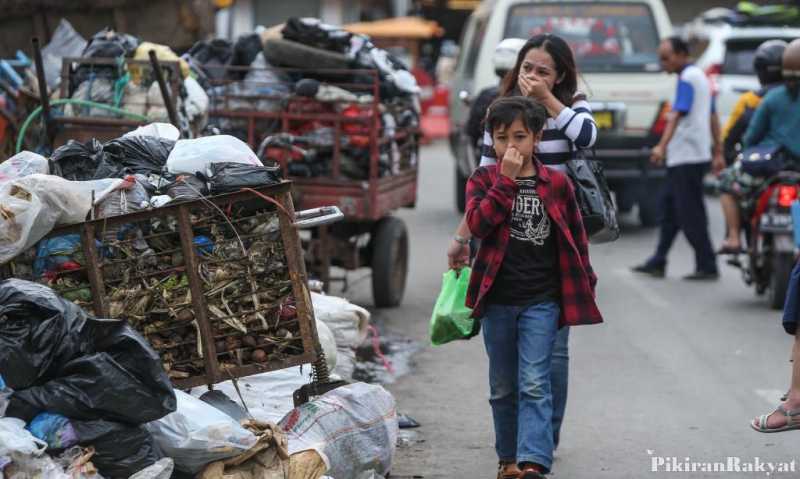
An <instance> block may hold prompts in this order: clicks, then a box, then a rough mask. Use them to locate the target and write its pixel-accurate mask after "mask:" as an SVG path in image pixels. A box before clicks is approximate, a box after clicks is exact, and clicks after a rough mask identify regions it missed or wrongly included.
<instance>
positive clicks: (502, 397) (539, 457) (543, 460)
mask: <svg viewBox="0 0 800 479" xmlns="http://www.w3.org/2000/svg"><path fill="white" fill-rule="evenodd" d="M559 314H560V307H559V305H558V303H554V302H547V303H540V304H535V305H532V306H529V307H527V308H526V307H519V306H501V305H489V306H487V308H486V317H485V318H484V321H483V322H482V327H483V339H484V343H485V345H486V352H487V353H488V355H489V386H490V391H491V392H490V394H491V396H490V399H489V404H490V405H491V406H492V416H493V418H494V429H495V431H494V432H495V449H496V451H497V456H498V457H499V458H500V460H501V461H509V462H513V461H516V462H518V463H522V462H532V463H536V464H538V465H540V466H542V467H544V468H546V469H547V470H549V469H550V467H551V466H552V463H553V449H554V434H553V415H554V410H553V409H554V406H553V393H552V390H553V389H552V383H551V373H552V360H553V351H554V349H555V343H556V337H557V336H558V333H559V331H558V318H559ZM561 414H562V415H563V410H562V411H561Z"/></svg>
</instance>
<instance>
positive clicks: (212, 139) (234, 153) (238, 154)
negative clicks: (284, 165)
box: [167, 135, 264, 175]
mask: <svg viewBox="0 0 800 479" xmlns="http://www.w3.org/2000/svg"><path fill="white" fill-rule="evenodd" d="M212 163H242V164H245V165H254V166H264V165H263V164H262V163H261V161H259V159H258V157H257V156H256V154H255V153H253V150H251V149H250V147H249V146H247V144H246V143H245V142H243V141H242V140H240V139H238V138H236V137H233V136H230V135H216V136H206V137H203V138H195V139H193V140H178V142H177V143H175V148H173V149H172V151H171V152H170V154H169V158H167V170H168V171H169V172H170V173H175V174H181V173H183V174H192V175H193V174H195V173H197V172H198V171H199V172H202V173H204V174H210V172H209V171H208V168H209V166H210V165H211V164H212Z"/></svg>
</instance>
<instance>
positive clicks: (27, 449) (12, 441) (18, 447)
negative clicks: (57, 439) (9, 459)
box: [0, 417, 47, 456]
mask: <svg viewBox="0 0 800 479" xmlns="http://www.w3.org/2000/svg"><path fill="white" fill-rule="evenodd" d="M45 449H47V443H46V442H44V441H42V440H41V439H37V438H36V437H34V436H33V434H31V433H30V432H28V431H26V430H25V421H23V420H22V419H17V418H15V417H2V418H0V456H10V455H13V454H23V455H28V456H38V455H41V454H42V453H43V452H44V451H45Z"/></svg>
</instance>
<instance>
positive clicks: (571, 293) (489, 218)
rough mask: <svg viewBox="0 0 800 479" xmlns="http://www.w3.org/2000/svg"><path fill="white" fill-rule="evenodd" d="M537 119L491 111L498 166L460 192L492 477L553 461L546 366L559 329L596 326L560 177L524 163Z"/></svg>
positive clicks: (583, 256)
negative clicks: (482, 360) (479, 334)
mask: <svg viewBox="0 0 800 479" xmlns="http://www.w3.org/2000/svg"><path fill="white" fill-rule="evenodd" d="M546 116H547V113H546V111H545V109H544V107H542V106H541V105H540V104H538V103H536V102H535V101H534V100H531V99H530V98H526V97H504V98H501V99H499V100H497V101H495V102H494V103H493V104H492V105H491V106H490V107H489V112H488V114H487V117H486V125H487V128H488V130H489V131H491V134H492V140H493V144H494V148H495V152H496V153H497V158H501V160H500V162H499V164H498V165H493V166H485V167H481V168H479V169H478V170H476V171H475V173H474V174H473V175H472V177H471V178H470V179H469V182H468V183H467V211H466V219H467V224H468V225H469V229H470V232H471V233H472V235H473V236H475V237H477V238H480V239H481V240H482V241H481V246H480V249H479V250H478V254H477V257H476V259H475V263H474V265H473V269H472V277H471V278H470V287H469V291H468V293H467V305H468V306H470V307H472V308H473V310H474V311H473V316H474V317H476V318H481V319H482V329H483V336H484V342H485V345H486V351H487V353H488V356H489V382H490V388H491V398H490V400H489V402H490V404H491V406H492V414H493V417H494V424H495V436H496V438H495V439H496V444H495V447H496V450H497V454H498V456H499V458H500V462H501V470H500V474H499V477H514V474H515V473H518V471H516V467H515V465H517V464H518V465H519V468H520V469H521V475H519V476H518V477H520V478H522V479H538V478H541V477H543V476H542V475H543V474H545V473H547V472H549V470H550V467H551V465H552V460H553V432H552V424H551V417H552V414H553V408H552V395H551V389H550V362H551V355H552V350H553V343H554V341H555V337H556V333H557V331H558V329H559V328H561V327H567V326H575V325H580V324H596V323H600V322H602V321H603V319H602V316H601V314H600V311H599V309H598V308H597V305H596V303H595V298H594V286H595V283H596V281H597V279H596V277H595V275H594V272H593V271H592V267H591V265H590V264H589V254H588V241H587V238H586V232H585V231H584V229H583V223H582V221H581V216H580V212H579V210H578V205H577V203H576V201H575V194H574V191H573V188H572V185H571V183H570V182H569V180H568V179H567V177H566V176H565V175H564V174H562V173H560V172H558V171H553V170H550V169H548V168H545V167H544V166H543V165H542V164H541V163H540V162H539V161H538V160H537V159H536V157H535V156H534V151H535V150H536V145H537V144H538V143H539V141H540V140H541V137H542V128H543V126H544V123H545V119H546Z"/></svg>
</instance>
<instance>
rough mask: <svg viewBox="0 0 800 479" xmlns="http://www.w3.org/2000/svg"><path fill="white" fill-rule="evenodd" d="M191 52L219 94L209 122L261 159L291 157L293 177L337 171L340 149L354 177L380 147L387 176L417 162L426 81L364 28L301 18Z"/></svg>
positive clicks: (344, 170) (205, 81) (344, 171)
mask: <svg viewBox="0 0 800 479" xmlns="http://www.w3.org/2000/svg"><path fill="white" fill-rule="evenodd" d="M183 58H184V59H186V60H187V61H188V63H189V64H190V66H191V69H192V71H195V72H198V81H199V82H200V84H201V85H202V86H203V87H204V88H206V91H207V93H208V96H209V98H210V110H211V111H210V120H209V126H211V127H215V128H218V129H219V130H220V131H222V132H225V133H227V134H230V135H233V136H236V137H238V138H240V139H242V140H243V141H247V142H249V143H250V145H251V146H252V147H253V148H257V151H258V154H259V157H260V158H266V159H272V160H277V159H279V158H285V157H287V156H288V160H289V164H288V173H289V175H290V176H293V177H319V176H330V175H331V173H332V168H331V163H332V160H333V157H334V155H335V154H336V151H338V152H339V157H340V160H341V172H340V174H341V175H342V176H343V177H345V178H350V179H355V180H363V179H367V178H368V177H369V163H370V158H371V155H373V154H377V155H378V156H379V158H380V160H379V171H378V174H379V176H381V177H383V176H387V175H393V174H398V173H400V172H401V171H403V170H407V169H409V168H413V167H415V166H416V164H417V148H416V136H415V135H416V133H415V132H416V131H417V129H418V126H419V111H420V110H419V96H418V94H419V87H418V86H417V84H416V80H415V79H414V77H413V75H412V74H411V73H410V72H409V71H408V69H407V68H406V67H405V66H404V65H403V64H402V63H401V62H399V61H398V60H397V59H395V58H394V57H393V56H392V55H390V54H389V53H388V52H387V51H385V50H382V49H379V48H376V47H375V46H374V45H373V44H372V43H371V42H370V41H369V39H368V38H367V37H365V36H362V35H355V34H352V33H349V32H347V31H345V30H343V29H341V28H338V27H334V26H330V25H325V24H323V23H320V22H319V21H318V20H314V19H297V18H292V19H290V20H289V21H288V22H287V23H286V24H285V25H284V26H282V27H277V28H274V29H271V30H264V31H262V32H260V33H253V34H249V35H244V36H242V37H240V38H239V39H238V40H237V41H236V43H231V42H229V41H227V40H223V39H215V40H211V41H207V42H200V43H198V44H196V45H195V46H194V47H193V48H192V49H191V50H190V51H189V52H188V53H187V54H186V55H184V57H183ZM376 72H377V73H376ZM376 93H377V96H376ZM264 113H267V115H264ZM292 115H306V117H305V118H304V117H302V116H295V117H292ZM308 116H312V117H313V118H309V117H308ZM283 117H286V118H290V117H292V118H293V119H290V120H288V121H286V122H284V121H283V120H282V118H283ZM323 118H324V119H323ZM337 123H339V124H340V130H339V133H338V134H337V131H336V129H337ZM373 130H374V132H375V133H374V137H373V136H372V135H373ZM337 141H338V145H337V144H336V142H337ZM373 147H376V150H375V151H373V150H372V148H373Z"/></svg>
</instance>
